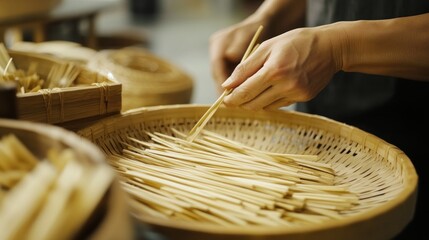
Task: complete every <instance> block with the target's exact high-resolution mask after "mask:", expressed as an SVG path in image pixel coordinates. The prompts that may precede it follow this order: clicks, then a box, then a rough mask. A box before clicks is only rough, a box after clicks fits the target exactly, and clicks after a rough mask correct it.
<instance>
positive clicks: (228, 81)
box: [221, 77, 232, 88]
mask: <svg viewBox="0 0 429 240" xmlns="http://www.w3.org/2000/svg"><path fill="white" fill-rule="evenodd" d="M231 81H232V80H231V78H230V77H229V78H227V79H226V80H225V82H223V83H222V85H221V86H222V87H223V88H225V87H227V86H228V85H229V84H231Z"/></svg>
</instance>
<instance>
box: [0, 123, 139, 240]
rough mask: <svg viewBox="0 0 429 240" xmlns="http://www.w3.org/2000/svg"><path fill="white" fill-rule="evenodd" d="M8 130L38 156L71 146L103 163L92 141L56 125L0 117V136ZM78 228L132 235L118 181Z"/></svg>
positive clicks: (99, 234) (88, 234) (107, 235)
mask: <svg viewBox="0 0 429 240" xmlns="http://www.w3.org/2000/svg"><path fill="white" fill-rule="evenodd" d="M8 134H13V135H15V136H16V137H17V138H18V139H19V140H20V141H21V142H22V143H23V144H24V145H25V146H26V147H27V148H28V149H29V150H30V152H32V153H33V154H34V155H35V156H36V157H37V158H39V159H44V158H46V156H47V153H48V150H50V149H58V150H62V149H72V150H73V152H74V153H75V154H76V158H77V159H78V160H79V161H83V162H87V163H89V164H95V165H98V164H106V161H105V160H106V157H105V155H104V154H103V153H102V152H101V151H100V150H99V149H98V148H97V147H96V146H95V145H94V144H92V143H91V142H90V141H88V140H86V139H82V138H81V137H79V136H78V135H76V134H75V133H73V132H70V131H66V130H64V129H62V128H60V127H56V126H52V125H48V124H42V123H35V122H27V121H18V120H8V119H1V118H0V138H1V137H2V136H4V135H8ZM29 201H31V196H29ZM80 231H81V232H80V233H79V234H81V235H80V236H82V237H85V238H90V239H94V240H96V239H100V240H102V239H103V240H104V239H112V240H113V239H133V235H134V233H133V229H132V223H131V218H130V215H129V212H128V209H127V204H126V194H125V193H124V191H123V190H122V189H121V188H120V185H119V181H117V180H114V181H113V183H112V184H111V185H110V187H109V189H108V191H107V192H106V194H105V196H104V197H103V199H102V201H101V202H100V203H99V204H98V206H97V207H96V209H95V210H94V211H93V212H92V213H91V215H90V218H89V219H87V225H84V226H81V229H80Z"/></svg>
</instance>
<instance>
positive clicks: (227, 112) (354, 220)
mask: <svg viewBox="0 0 429 240" xmlns="http://www.w3.org/2000/svg"><path fill="white" fill-rule="evenodd" d="M209 107H210V106H207V105H204V106H201V105H174V106H159V107H147V108H141V109H136V110H133V111H128V112H126V113H122V114H121V115H118V116H112V117H109V118H106V119H103V120H101V121H99V122H97V123H95V124H94V125H92V126H90V127H87V128H85V129H82V130H81V131H79V132H78V134H79V135H81V136H83V137H86V138H88V139H90V140H91V141H92V142H94V143H95V144H96V145H98V146H99V147H100V148H101V149H102V151H103V152H105V154H106V155H107V156H108V159H109V161H110V162H111V163H114V164H113V165H115V166H116V164H115V163H117V161H119V159H121V158H124V157H125V156H126V155H125V154H124V153H123V152H122V150H123V149H124V148H126V147H127V146H136V143H134V142H133V141H131V140H127V137H132V138H134V139H137V140H139V141H142V142H147V141H148V140H150V138H151V136H150V135H149V133H151V134H152V133H155V132H160V133H163V134H166V135H172V134H173V131H172V130H171V128H175V129H177V130H178V131H181V132H185V133H186V132H187V131H189V130H190V129H191V128H192V127H193V126H194V125H195V123H196V122H197V121H198V120H199V118H200V116H201V115H202V114H203V113H204V112H206V111H207V110H208V108H209ZM205 129H207V130H209V131H212V132H215V133H216V134H219V135H221V136H223V137H225V138H228V139H231V140H234V141H238V142H240V143H242V144H243V145H245V146H249V147H252V148H256V149H258V150H260V151H262V152H270V153H279V154H280V153H281V154H306V155H317V156H318V157H319V160H317V161H316V163H319V164H320V166H318V167H320V168H321V169H323V167H324V164H329V165H330V166H331V167H332V169H333V170H334V171H335V178H333V179H332V180H333V184H334V186H336V187H337V190H336V191H341V189H348V190H350V191H352V192H353V193H355V194H357V195H358V197H359V199H358V204H357V205H355V206H353V207H352V208H350V209H345V210H343V211H340V212H341V213H340V216H341V219H337V215H336V214H335V212H334V210H335V209H326V211H321V210H320V207H322V206H326V202H324V201H323V200H321V199H320V196H319V195H318V194H319V192H320V190H322V189H323V187H322V188H321V189H318V188H317V187H314V186H311V187H310V186H309V188H311V189H312V190H311V191H312V194H310V193H307V195H306V196H299V194H298V195H297V196H298V197H307V198H313V197H316V198H317V199H316V198H314V200H309V201H308V202H307V204H308V206H307V207H309V208H310V209H312V211H314V212H318V214H317V215H316V214H307V215H306V216H301V215H299V214H295V213H293V212H286V214H287V215H290V216H291V217H294V218H299V217H302V221H301V222H300V221H297V222H296V223H294V224H291V225H290V226H288V225H286V226H280V227H279V226H236V225H234V226H230V225H228V226H223V225H224V224H226V221H224V220H223V218H222V217H220V215H216V216H215V217H216V219H213V221H217V222H218V224H204V223H199V222H190V221H184V220H178V219H176V220H175V219H172V218H170V217H159V216H158V217H156V216H151V215H149V214H143V213H142V212H140V211H139V210H135V211H136V212H135V216H136V217H137V219H138V220H139V221H140V222H141V223H142V224H144V225H147V226H150V227H151V228H152V229H154V231H156V232H159V233H160V234H161V235H165V236H167V238H168V237H171V238H173V239H174V238H177V237H178V236H180V238H183V239H270V240H271V239H300V240H302V239H320V240H325V239H326V240H328V239H329V240H331V239H352V240H360V239H374V240H375V239H391V238H393V237H394V236H395V235H396V234H398V233H399V232H400V231H401V230H402V229H403V228H404V227H405V226H406V225H407V224H408V223H409V222H410V220H411V219H412V217H413V213H414V209H415V201H416V193H417V192H416V190H417V174H416V171H415V169H414V166H413V165H412V163H411V161H410V159H409V158H408V157H407V155H406V154H405V153H404V152H402V151H401V150H400V149H398V148H396V147H395V146H393V145H391V144H389V143H387V142H385V141H383V140H382V139H380V138H377V137H376V136H374V135H371V134H369V133H367V132H364V131H362V130H360V129H357V128H354V127H352V126H348V125H345V124H342V123H339V122H336V121H333V120H330V119H327V118H324V117H320V116H317V115H310V114H304V113H298V112H292V111H275V112H266V111H259V112H253V111H246V110H243V109H230V108H224V107H220V108H219V109H218V111H217V112H216V114H214V116H213V118H211V119H210V121H209V122H208V123H207V125H206V127H205ZM153 136H156V135H153ZM275 155H276V154H273V156H275ZM292 156H293V155H292ZM171 159H172V158H168V160H169V161H170V160H171ZM122 161H124V163H128V164H129V165H130V164H131V163H133V162H132V161H127V160H122ZM141 161H148V162H153V163H155V162H157V163H159V164H165V163H166V161H163V159H162V158H161V157H156V156H155V155H153V156H152V158H147V159H141ZM309 161H311V160H309ZM255 166H256V165H255ZM130 167H133V166H132V165H130ZM116 169H117V171H118V173H124V172H126V171H127V169H126V168H122V167H118V168H116ZM212 169H215V167H213V168H212ZM146 171H150V169H148V168H147V169H146ZM222 172H225V171H224V170H222V171H220V173H222ZM228 172H229V173H230V174H235V176H236V177H240V176H242V174H243V171H242V170H240V169H235V170H229V171H228ZM131 173H132V174H133V173H134V172H131ZM201 174H202V173H201ZM163 176H164V175H163ZM188 176H189V177H193V174H188ZM165 177H166V178H167V177H170V178H171V176H169V175H168V174H167V173H165ZM195 177H196V176H195ZM266 178H267V176H259V177H257V176H256V175H255V179H254V180H258V179H260V180H262V179H264V180H265V179H266ZM126 179H127V178H125V180H126ZM134 179H135V178H134ZM171 180H172V178H171V179H170V180H168V181H169V182H170V183H171V182H172V181H171ZM176 180H177V179H176ZM166 181H167V180H166ZM276 181H278V180H276ZM283 181H284V182H285V183H284V184H286V183H287V182H288V180H283ZM274 182H275V181H274ZM139 184H140V185H143V186H144V185H148V184H147V183H146V182H145V181H143V182H140V183H139ZM277 184H282V183H281V182H278V183H277ZM313 185H314V184H313ZM150 186H151V187H156V186H159V185H156V184H155V183H154V184H153V185H150ZM299 187H300V188H301V187H305V185H299ZM174 189H175V185H174V184H173V185H171V184H170V185H169V186H168V188H164V191H166V193H165V194H166V195H168V194H177V193H176V192H175V191H176V190H174ZM216 189H218V190H220V189H221V188H216ZM327 189H329V188H327ZM292 190H293V189H292ZM191 191H192V190H191ZM306 191H308V192H310V190H309V189H308V190H306ZM208 192H209V193H208V194H206V196H207V197H208V196H210V193H214V191H210V190H209V191H208ZM201 194H203V193H201ZM241 194H242V193H238V192H237V194H236V197H238V196H241ZM190 197H193V198H191V200H193V201H198V194H196V193H193V194H191V193H189V194H187V195H186V196H185V195H184V196H183V198H182V201H185V200H184V199H186V198H190ZM207 197H206V198H207ZM231 200H232V199H231ZM331 200H332V199H331ZM189 202H190V201H189ZM231 203H232V202H231ZM140 204H141V203H140ZM257 204H260V202H259V201H256V199H255V202H254V203H253V202H252V203H249V204H246V208H249V209H255V210H257V209H258V205H257ZM278 204H281V205H282V206H284V208H286V209H291V210H293V209H294V208H299V207H303V205H300V203H299V202H298V201H292V200H290V201H289V200H288V199H284V202H283V203H278ZM347 204H348V203H347V201H342V202H340V201H339V202H338V207H339V208H341V207H342V206H347ZM136 205H138V204H137V203H136V202H134V203H133V206H136ZM227 206H228V205H225V207H227ZM137 209H140V208H137ZM142 209H143V208H142ZM158 210H161V208H158ZM322 213H323V214H324V215H327V216H330V217H329V218H333V219H327V218H326V217H325V216H318V215H319V214H322ZM163 214H172V211H164V212H163ZM219 214H221V213H219ZM181 217H182V218H183V219H187V218H192V219H199V218H201V219H207V218H210V217H208V216H207V215H205V214H204V213H201V212H198V211H197V212H195V213H194V214H192V215H189V214H185V215H184V216H181ZM309 219H310V221H311V222H310V223H309V222H308V220H309ZM368 233H371V234H368Z"/></svg>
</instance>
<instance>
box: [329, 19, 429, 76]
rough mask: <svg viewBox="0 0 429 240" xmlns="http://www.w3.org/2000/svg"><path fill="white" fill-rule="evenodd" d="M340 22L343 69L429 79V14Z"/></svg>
mask: <svg viewBox="0 0 429 240" xmlns="http://www.w3.org/2000/svg"><path fill="white" fill-rule="evenodd" d="M336 25H337V26H338V29H337V30H335V31H337V33H338V34H339V35H338V36H340V37H338V38H337V39H338V40H339V41H340V42H341V47H340V49H341V50H338V49H337V50H336V49H335V48H336V46H335V44H333V48H334V51H341V52H340V53H335V54H334V55H337V56H341V60H340V61H339V62H338V66H339V68H340V70H343V71H346V72H362V73H369V74H377V75H386V76H393V77H401V78H409V79H414V80H428V81H429V14H423V15H417V16H412V17H405V18H396V19H389V20H377V21H356V22H340V23H337V24H336ZM338 31H340V32H338ZM333 41H335V40H333Z"/></svg>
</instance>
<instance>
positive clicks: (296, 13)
mask: <svg viewBox="0 0 429 240" xmlns="http://www.w3.org/2000/svg"><path fill="white" fill-rule="evenodd" d="M306 2H307V1H306V0H265V1H264V2H263V3H262V5H261V6H260V7H259V8H258V10H257V11H256V12H255V13H254V14H252V15H251V16H250V17H249V18H250V19H252V18H257V19H262V20H261V21H262V22H264V21H265V25H266V26H267V27H268V26H269V27H270V28H271V29H272V30H273V33H272V34H273V36H275V35H279V34H282V33H284V32H286V31H289V30H291V29H294V28H298V27H303V26H304V25H305V14H306V6H307V5H306ZM273 36H271V37H273Z"/></svg>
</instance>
